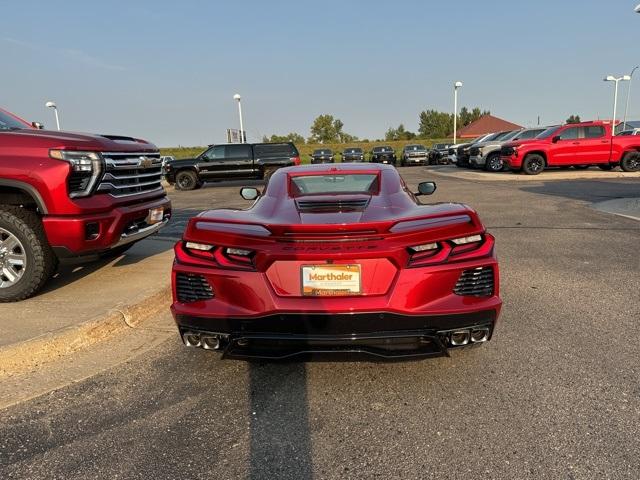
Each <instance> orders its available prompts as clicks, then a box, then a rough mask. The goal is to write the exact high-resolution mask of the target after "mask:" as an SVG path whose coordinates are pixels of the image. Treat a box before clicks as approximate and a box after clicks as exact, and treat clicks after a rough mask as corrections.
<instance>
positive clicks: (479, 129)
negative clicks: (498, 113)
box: [458, 115, 523, 138]
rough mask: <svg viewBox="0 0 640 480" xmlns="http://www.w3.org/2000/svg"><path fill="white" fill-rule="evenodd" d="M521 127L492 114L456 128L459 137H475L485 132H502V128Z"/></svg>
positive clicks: (513, 128) (512, 128) (516, 128)
mask: <svg viewBox="0 0 640 480" xmlns="http://www.w3.org/2000/svg"><path fill="white" fill-rule="evenodd" d="M520 128H523V127H521V126H520V125H517V124H515V123H511V122H507V121H506V120H503V119H501V118H498V117H494V116H493V115H483V116H482V117H480V118H479V119H478V120H476V121H475V122H471V123H470V124H469V125H467V126H466V127H462V128H461V129H460V130H458V137H460V138H476V137H479V136H480V135H485V134H487V133H493V132H502V131H504V130H518V129H520Z"/></svg>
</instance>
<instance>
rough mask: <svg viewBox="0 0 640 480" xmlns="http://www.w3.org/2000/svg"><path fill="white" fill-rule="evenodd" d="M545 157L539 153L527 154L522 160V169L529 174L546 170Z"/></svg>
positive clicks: (536, 173)
mask: <svg viewBox="0 0 640 480" xmlns="http://www.w3.org/2000/svg"><path fill="white" fill-rule="evenodd" d="M544 164H545V162H544V157H543V156H542V155H538V154H537V153H532V154H531V155H527V156H526V157H525V158H524V160H523V161H522V171H523V172H524V173H526V174H527V175H538V174H539V173H540V172H542V171H543V170H544Z"/></svg>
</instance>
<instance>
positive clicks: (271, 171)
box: [262, 167, 277, 182]
mask: <svg viewBox="0 0 640 480" xmlns="http://www.w3.org/2000/svg"><path fill="white" fill-rule="evenodd" d="M276 170H277V168H276V167H265V169H264V173H263V175H262V178H263V179H264V181H265V182H268V181H269V179H270V178H271V175H273V174H274V173H275V171H276Z"/></svg>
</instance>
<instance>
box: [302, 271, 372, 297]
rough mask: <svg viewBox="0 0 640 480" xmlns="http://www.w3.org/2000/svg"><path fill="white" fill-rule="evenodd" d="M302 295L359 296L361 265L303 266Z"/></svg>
mask: <svg viewBox="0 0 640 480" xmlns="http://www.w3.org/2000/svg"><path fill="white" fill-rule="evenodd" d="M301 273H302V295H305V296H340V295H359V294H360V293H362V291H361V284H360V265H334V264H323V265H303V266H302V272H301Z"/></svg>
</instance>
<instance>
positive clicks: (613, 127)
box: [604, 75, 631, 136]
mask: <svg viewBox="0 0 640 480" xmlns="http://www.w3.org/2000/svg"><path fill="white" fill-rule="evenodd" d="M629 80H631V77H630V76H629V75H623V76H622V77H614V76H613V75H607V76H606V77H604V81H605V82H614V83H615V88H614V93H613V118H612V119H611V136H613V135H615V134H616V107H617V106H618V83H620V82H622V81H625V82H628V81H629Z"/></svg>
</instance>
